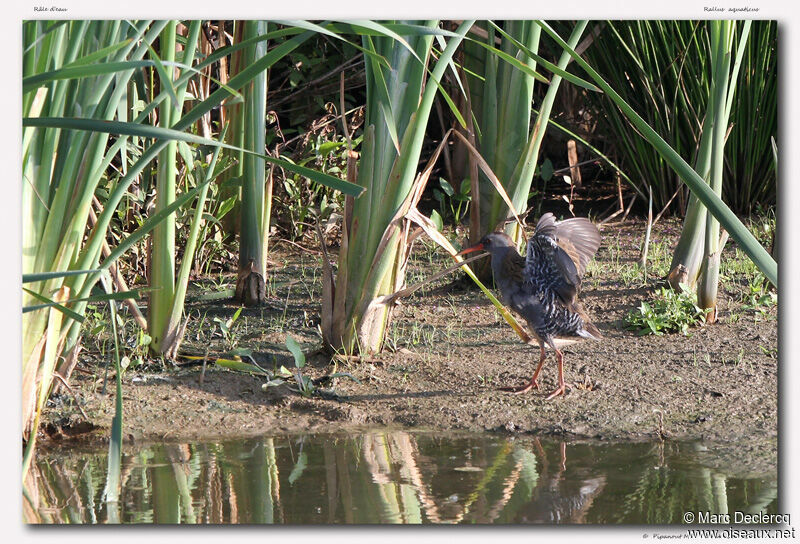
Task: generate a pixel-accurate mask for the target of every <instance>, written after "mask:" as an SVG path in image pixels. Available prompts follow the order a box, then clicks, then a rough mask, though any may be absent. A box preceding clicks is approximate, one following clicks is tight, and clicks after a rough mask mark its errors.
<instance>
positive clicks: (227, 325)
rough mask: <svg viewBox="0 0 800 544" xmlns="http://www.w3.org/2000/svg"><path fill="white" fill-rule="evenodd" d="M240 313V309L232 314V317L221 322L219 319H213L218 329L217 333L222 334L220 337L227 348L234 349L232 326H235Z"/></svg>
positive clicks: (234, 336)
mask: <svg viewBox="0 0 800 544" xmlns="http://www.w3.org/2000/svg"><path fill="white" fill-rule="evenodd" d="M241 313H242V308H241V307H240V308H239V309H238V310H236V312H235V313H234V314H233V317H231V318H230V319H228V320H226V321H223V319H222V318H220V317H215V318H214V323H216V324H217V326H218V327H219V331H220V333H221V334H222V337H223V338H224V339H225V344H226V345H227V346H228V347H229V348H234V347H236V335H235V334H234V326H235V325H236V320H237V319H239V315H240V314H241Z"/></svg>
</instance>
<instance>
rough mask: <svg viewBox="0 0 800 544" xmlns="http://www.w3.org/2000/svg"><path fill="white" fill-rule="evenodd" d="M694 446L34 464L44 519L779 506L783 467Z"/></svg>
mask: <svg viewBox="0 0 800 544" xmlns="http://www.w3.org/2000/svg"><path fill="white" fill-rule="evenodd" d="M708 455H709V453H708V452H702V453H698V452H697V451H696V447H695V445H693V444H681V443H665V444H641V443H639V444H630V443H625V444H613V445H609V444H599V443H575V444H567V443H565V442H557V441H549V440H548V441H545V440H539V439H519V438H518V439H512V438H508V437H502V436H495V435H488V436H487V435H460V436H442V435H441V434H431V433H408V432H402V431H395V432H367V433H364V434H359V435H310V436H292V437H285V436H284V437H275V438H259V439H247V440H237V441H227V442H221V443H198V444H165V445H157V446H152V447H148V448H145V449H141V450H139V451H137V452H135V453H132V454H125V455H124V456H123V461H122V474H121V482H122V489H121V493H120V500H119V502H115V503H107V502H106V501H104V499H103V497H104V485H105V466H106V457H105V454H103V453H79V452H71V453H68V454H51V455H50V456H43V457H41V458H40V459H39V460H38V462H37V464H36V465H35V468H34V470H33V471H32V476H31V482H30V485H29V489H30V503H28V502H27V501H26V508H25V516H26V519H28V520H30V521H35V522H40V523H120V522H121V523H203V524H219V523H259V524H260V523H284V524H298V523H306V524H307V523H323V524H324V523H355V524H365V523H384V524H388V523H472V524H476V523H479V524H490V523H501V524H502V523H546V524H553V523H602V524H619V523H652V524H665V523H680V522H681V516H682V515H683V512H685V511H687V510H692V511H709V512H712V513H727V512H729V511H730V512H732V511H734V510H741V511H747V512H751V513H756V512H760V511H763V512H765V513H777V505H776V497H777V479H776V477H775V475H774V474H773V475H771V476H770V477H767V478H751V479H738V478H729V477H727V476H726V475H725V474H723V473H721V472H719V471H716V470H713V469H711V468H708V467H707V466H705V465H704V464H703V463H702V462H701V461H702V457H703V456H705V457H706V458H707V456H708Z"/></svg>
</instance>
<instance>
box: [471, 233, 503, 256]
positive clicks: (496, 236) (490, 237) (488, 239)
mask: <svg viewBox="0 0 800 544" xmlns="http://www.w3.org/2000/svg"><path fill="white" fill-rule="evenodd" d="M509 247H514V241H513V240H512V239H511V237H509V236H508V235H507V234H506V233H504V232H492V233H491V234H487V235H486V236H484V237H483V238H481V241H480V242H478V243H477V244H475V245H474V246H470V247H467V248H464V249H462V250H461V251H460V252H459V253H458V255H459V256H463V255H466V254H467V253H472V252H474V251H488V252H489V253H495V252H496V251H500V250H503V249H506V248H509Z"/></svg>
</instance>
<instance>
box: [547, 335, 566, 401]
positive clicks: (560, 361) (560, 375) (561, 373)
mask: <svg viewBox="0 0 800 544" xmlns="http://www.w3.org/2000/svg"><path fill="white" fill-rule="evenodd" d="M555 350H556V358H557V359H558V387H557V388H556V390H555V391H553V392H552V393H550V394H549V395H547V400H552V399H554V398H555V397H557V396H558V395H563V394H564V393H566V392H567V384H566V383H564V354H563V353H561V350H560V349H558V348H555Z"/></svg>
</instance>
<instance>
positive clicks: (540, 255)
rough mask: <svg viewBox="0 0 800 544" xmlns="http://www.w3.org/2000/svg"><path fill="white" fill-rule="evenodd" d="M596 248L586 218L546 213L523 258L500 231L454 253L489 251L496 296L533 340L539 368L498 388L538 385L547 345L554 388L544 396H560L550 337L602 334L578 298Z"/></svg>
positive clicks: (597, 243) (597, 239)
mask: <svg viewBox="0 0 800 544" xmlns="http://www.w3.org/2000/svg"><path fill="white" fill-rule="evenodd" d="M599 247H600V232H599V231H598V230H597V227H596V226H595V225H594V224H593V223H592V222H591V221H590V220H589V219H587V218H585V217H574V218H572V219H566V220H564V221H556V218H555V216H554V215H553V214H552V213H546V214H544V215H543V216H542V217H541V218H540V219H539V222H538V223H537V224H536V231H535V232H534V234H533V236H532V237H531V238H530V240H528V246H527V252H526V255H525V256H524V257H523V256H521V255H520V254H519V253H517V249H516V247H515V244H514V242H513V240H512V239H511V238H510V237H509V236H508V235H506V234H505V233H502V232H494V233H491V234H488V235H486V236H484V237H483V239H481V241H480V242H479V243H477V244H475V245H474V246H471V247H468V248H466V249H463V250H462V251H461V252H460V253H459V255H465V254H467V253H472V252H473V251H480V250H485V251H488V252H489V254H490V255H491V261H492V264H491V266H492V273H493V275H494V281H495V284H496V285H497V287H498V288H499V289H500V294H501V298H502V299H503V301H504V302H505V304H506V305H508V306H509V307H510V308H511V309H512V310H514V312H516V313H517V314H519V315H520V316H522V317H523V318H524V319H525V321H526V322H527V323H528V328H529V329H530V332H532V333H533V336H534V337H535V338H536V340H537V341H538V342H539V349H540V351H541V355H540V357H539V366H537V367H536V371H535V372H534V373H533V378H531V381H530V382H529V383H527V384H525V385H523V386H520V387H506V388H503V389H504V390H506V391H512V392H514V393H525V392H528V391H530V390H531V389H534V388H535V389H539V382H538V377H539V372H540V371H541V370H542V365H543V364H544V360H545V344H547V345H548V346H550V347H551V348H552V349H553V350H554V351H555V353H556V358H557V360H558V387H557V388H556V390H555V391H553V392H552V393H550V394H549V395H548V396H547V400H551V399H553V398H555V397H556V396H558V395H563V394H564V393H565V392H566V388H567V386H566V384H565V383H564V355H563V353H561V350H560V349H558V347H556V344H555V342H554V338H555V337H558V336H566V335H577V336H582V337H584V338H593V339H596V340H599V339H600V338H602V335H601V334H600V331H599V330H598V329H597V327H595V326H594V325H593V324H592V322H591V321H590V319H589V316H588V315H587V314H586V311H585V310H584V309H583V306H582V305H581V303H580V302H579V301H578V294H579V293H580V285H581V277H582V276H583V273H584V272H585V271H586V266H587V265H588V264H589V261H591V260H592V258H593V257H594V254H595V253H596V252H597V248H599Z"/></svg>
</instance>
